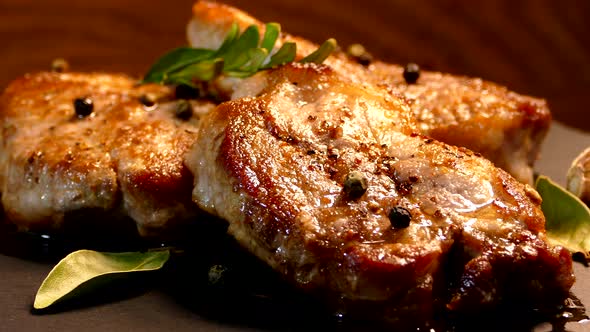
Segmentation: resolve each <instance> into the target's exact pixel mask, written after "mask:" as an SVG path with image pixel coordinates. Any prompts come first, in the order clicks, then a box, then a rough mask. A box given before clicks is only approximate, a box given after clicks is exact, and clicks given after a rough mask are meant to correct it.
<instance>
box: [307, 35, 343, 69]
mask: <svg viewBox="0 0 590 332" xmlns="http://www.w3.org/2000/svg"><path fill="white" fill-rule="evenodd" d="M336 47H338V44H337V43H336V39H334V38H330V39H328V40H326V41H325V42H324V43H323V44H322V45H321V46H320V48H318V49H317V50H315V51H314V52H312V53H311V54H309V55H308V56H306V57H305V58H303V59H301V60H299V62H301V63H306V62H315V63H318V64H319V63H322V62H324V60H326V58H327V57H328V56H330V54H331V53H332V52H333V51H334V50H335V49H336Z"/></svg>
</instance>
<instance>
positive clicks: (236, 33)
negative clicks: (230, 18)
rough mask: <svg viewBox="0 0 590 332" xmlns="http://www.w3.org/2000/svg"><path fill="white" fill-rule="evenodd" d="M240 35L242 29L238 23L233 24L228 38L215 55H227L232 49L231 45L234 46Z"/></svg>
mask: <svg viewBox="0 0 590 332" xmlns="http://www.w3.org/2000/svg"><path fill="white" fill-rule="evenodd" d="M239 33H240V27H239V26H238V24H237V23H236V22H234V23H232V25H231V28H229V32H228V33H227V36H225V39H224V40H223V43H221V46H220V47H219V49H218V50H217V52H216V53H215V55H216V56H218V57H219V56H222V55H223V54H225V53H226V52H227V50H228V49H229V48H230V47H231V45H233V44H234V43H235V42H236V39H237V38H238V36H239Z"/></svg>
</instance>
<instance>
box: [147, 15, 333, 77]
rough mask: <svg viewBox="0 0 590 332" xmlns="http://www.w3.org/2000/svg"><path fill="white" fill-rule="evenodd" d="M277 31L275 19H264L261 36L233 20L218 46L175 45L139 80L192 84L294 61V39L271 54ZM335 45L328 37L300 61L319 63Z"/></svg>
mask: <svg viewBox="0 0 590 332" xmlns="http://www.w3.org/2000/svg"><path fill="white" fill-rule="evenodd" d="M280 34H281V26H280V25H279V24H278V23H267V24H266V29H265V32H264V36H263V37H262V40H260V31H259V29H258V26H256V25H250V26H248V27H247V28H246V30H244V31H243V32H242V33H241V34H240V31H239V27H238V24H237V23H234V24H232V26H231V28H230V30H229V32H228V33H227V35H226V37H225V39H224V41H223V43H222V44H221V46H220V47H219V48H218V49H217V50H212V49H204V48H193V47H179V48H176V49H174V50H172V51H170V52H168V53H166V54H165V55H163V56H162V57H161V58H160V59H158V60H157V61H156V63H154V65H153V66H152V67H151V68H150V70H149V71H148V73H147V74H146V75H145V77H144V78H143V81H142V82H143V83H161V84H188V85H193V84H194V82H195V81H210V80H213V79H215V78H216V77H218V76H219V75H222V74H223V75H227V76H230V77H248V76H251V75H254V74H255V73H257V72H258V71H261V70H266V69H270V68H274V67H278V66H280V65H284V64H286V63H289V62H293V61H295V56H296V53H297V45H296V44H295V43H293V42H286V43H283V45H282V46H281V47H280V48H279V49H278V50H277V51H276V52H275V53H274V54H273V50H274V49H275V44H276V42H277V40H278V38H279V36H280ZM336 47H337V43H336V40H335V39H333V38H330V39H328V40H326V41H325V42H324V43H323V44H322V45H321V46H320V47H319V48H318V49H317V50H316V51H314V52H312V53H311V54H309V55H308V56H306V57H304V58H303V59H301V60H300V62H302V63H306V62H314V63H322V62H323V61H324V60H325V59H326V58H327V57H328V56H329V55H330V54H331V53H332V52H333V51H334V49H336Z"/></svg>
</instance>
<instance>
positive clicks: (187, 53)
mask: <svg viewBox="0 0 590 332" xmlns="http://www.w3.org/2000/svg"><path fill="white" fill-rule="evenodd" d="M213 54H214V51H212V50H206V49H200V48H191V47H179V48H176V49H174V50H172V51H170V52H168V53H166V54H165V55H164V56H162V57H161V58H160V59H159V60H158V61H157V62H156V63H155V64H154V65H153V66H152V67H151V68H150V70H149V71H148V73H147V74H146V75H145V77H144V79H143V82H144V83H160V82H162V81H166V80H167V76H168V75H169V74H170V73H172V72H174V71H176V70H179V69H180V68H182V67H185V66H188V65H191V64H194V63H198V62H200V61H203V60H205V59H208V58H210V57H211V56H212V55H213Z"/></svg>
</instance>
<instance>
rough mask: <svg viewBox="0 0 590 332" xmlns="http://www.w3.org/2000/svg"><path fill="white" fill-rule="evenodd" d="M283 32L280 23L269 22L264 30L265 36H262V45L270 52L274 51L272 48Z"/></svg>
mask: <svg viewBox="0 0 590 332" xmlns="http://www.w3.org/2000/svg"><path fill="white" fill-rule="evenodd" d="M280 34H281V25H280V24H278V23H267V24H266V29H265V30H264V37H263V38H262V43H260V47H262V48H264V49H265V50H266V51H267V52H268V54H270V53H271V52H272V49H273V48H274V47H275V43H276V42H277V39H278V38H279V35H280Z"/></svg>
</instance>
